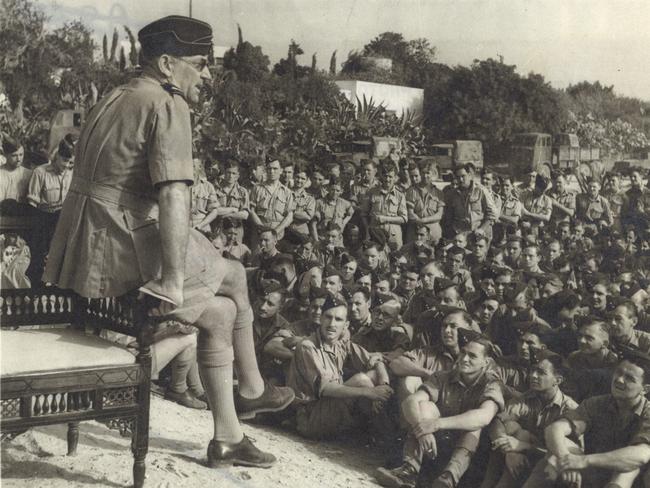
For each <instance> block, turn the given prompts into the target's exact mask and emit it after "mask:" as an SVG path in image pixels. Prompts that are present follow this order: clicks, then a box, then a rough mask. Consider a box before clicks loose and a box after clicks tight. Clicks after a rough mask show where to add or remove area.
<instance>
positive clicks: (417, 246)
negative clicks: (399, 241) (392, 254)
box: [399, 224, 433, 263]
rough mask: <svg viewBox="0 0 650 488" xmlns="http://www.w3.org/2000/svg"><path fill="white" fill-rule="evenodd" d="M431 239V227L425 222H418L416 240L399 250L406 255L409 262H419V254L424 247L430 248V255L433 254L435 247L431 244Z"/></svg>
mask: <svg viewBox="0 0 650 488" xmlns="http://www.w3.org/2000/svg"><path fill="white" fill-rule="evenodd" d="M429 241H430V234H429V227H428V226H427V225H425V224H418V226H417V231H416V234H415V240H414V241H411V242H407V243H406V244H404V245H403V246H402V247H401V248H400V250H399V251H400V252H401V253H402V254H403V255H404V256H406V259H407V260H408V261H409V263H417V262H418V256H419V255H420V254H421V253H422V251H423V249H428V250H429V253H428V254H429V255H432V254H433V249H432V247H431V246H430V245H429Z"/></svg>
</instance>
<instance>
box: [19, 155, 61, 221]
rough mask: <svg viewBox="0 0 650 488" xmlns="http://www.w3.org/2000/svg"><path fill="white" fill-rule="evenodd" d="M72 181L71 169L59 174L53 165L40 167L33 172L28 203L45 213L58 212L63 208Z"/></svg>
mask: <svg viewBox="0 0 650 488" xmlns="http://www.w3.org/2000/svg"><path fill="white" fill-rule="evenodd" d="M71 181H72V170H70V169H66V170H64V171H63V172H62V173H59V172H57V171H56V169H55V168H54V166H53V165H52V163H48V164H44V165H43V166H39V167H37V168H36V169H35V170H34V171H33V172H32V178H31V179H30V180H29V190H28V192H27V201H28V202H29V204H30V205H32V206H34V207H36V208H38V209H39V210H42V211H44V212H48V213H53V212H58V211H59V210H61V207H63V200H65V197H66V195H67V194H68V190H69V188H70V182H71Z"/></svg>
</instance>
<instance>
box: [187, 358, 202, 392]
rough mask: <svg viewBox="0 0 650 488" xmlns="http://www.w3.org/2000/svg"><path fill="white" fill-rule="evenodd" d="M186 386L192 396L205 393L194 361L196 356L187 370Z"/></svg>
mask: <svg viewBox="0 0 650 488" xmlns="http://www.w3.org/2000/svg"><path fill="white" fill-rule="evenodd" d="M187 387H188V388H189V389H190V391H191V392H192V394H194V396H200V395H203V394H204V393H205V389H204V388H203V383H201V377H200V376H199V365H198V364H197V362H196V356H195V357H194V362H193V363H192V365H191V366H190V370H189V371H188V372H187Z"/></svg>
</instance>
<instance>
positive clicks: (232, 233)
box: [221, 217, 251, 267]
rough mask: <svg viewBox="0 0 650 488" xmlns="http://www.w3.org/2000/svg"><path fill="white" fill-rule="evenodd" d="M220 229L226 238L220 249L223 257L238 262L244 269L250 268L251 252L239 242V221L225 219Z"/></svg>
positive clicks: (240, 233) (240, 229)
mask: <svg viewBox="0 0 650 488" xmlns="http://www.w3.org/2000/svg"><path fill="white" fill-rule="evenodd" d="M221 228H222V232H223V234H224V236H225V237H226V242H225V243H224V245H223V247H222V251H223V255H224V256H225V257H230V258H234V259H236V260H238V261H240V262H241V263H242V264H243V265H244V266H245V267H248V266H250V261H251V250H250V249H249V248H248V246H247V245H246V244H244V243H243V242H239V236H240V235H242V233H243V230H242V222H241V220H238V219H233V218H230V217H225V218H224V219H223V221H222V222H221Z"/></svg>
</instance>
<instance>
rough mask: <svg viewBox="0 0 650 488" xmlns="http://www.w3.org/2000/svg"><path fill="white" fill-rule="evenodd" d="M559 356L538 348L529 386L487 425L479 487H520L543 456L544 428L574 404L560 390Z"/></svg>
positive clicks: (574, 404)
mask: <svg viewBox="0 0 650 488" xmlns="http://www.w3.org/2000/svg"><path fill="white" fill-rule="evenodd" d="M564 370H565V368H564V366H563V364H562V357H561V356H559V355H557V354H554V353H550V352H548V351H540V352H539V353H538V354H536V355H535V358H534V360H533V363H532V367H531V368H530V389H529V390H528V391H527V392H526V394H525V395H524V396H523V398H520V399H512V400H510V401H509V402H508V403H507V404H506V408H505V411H504V412H503V413H500V414H499V415H498V416H497V418H496V419H494V421H493V422H492V424H491V425H490V429H489V433H490V438H491V439H492V449H493V450H492V452H491V453H490V460H489V462H488V467H487V470H486V475H485V479H484V481H483V484H482V485H481V488H492V487H493V486H498V487H499V488H508V487H512V488H514V487H516V486H521V484H522V482H523V481H525V480H526V478H527V477H528V475H529V474H530V471H531V468H532V467H533V466H534V465H535V464H536V463H537V462H538V461H539V460H540V459H541V457H542V456H543V451H542V450H543V449H545V444H544V429H545V428H546V427H547V426H548V425H550V424H551V422H554V421H555V420H557V419H558V418H559V417H560V416H561V415H563V414H564V413H565V412H567V411H569V410H575V408H576V407H577V406H578V404H577V403H576V402H575V401H574V400H573V399H572V398H571V397H569V396H567V395H565V394H564V393H562V391H561V390H560V385H561V384H562V381H563V374H564Z"/></svg>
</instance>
